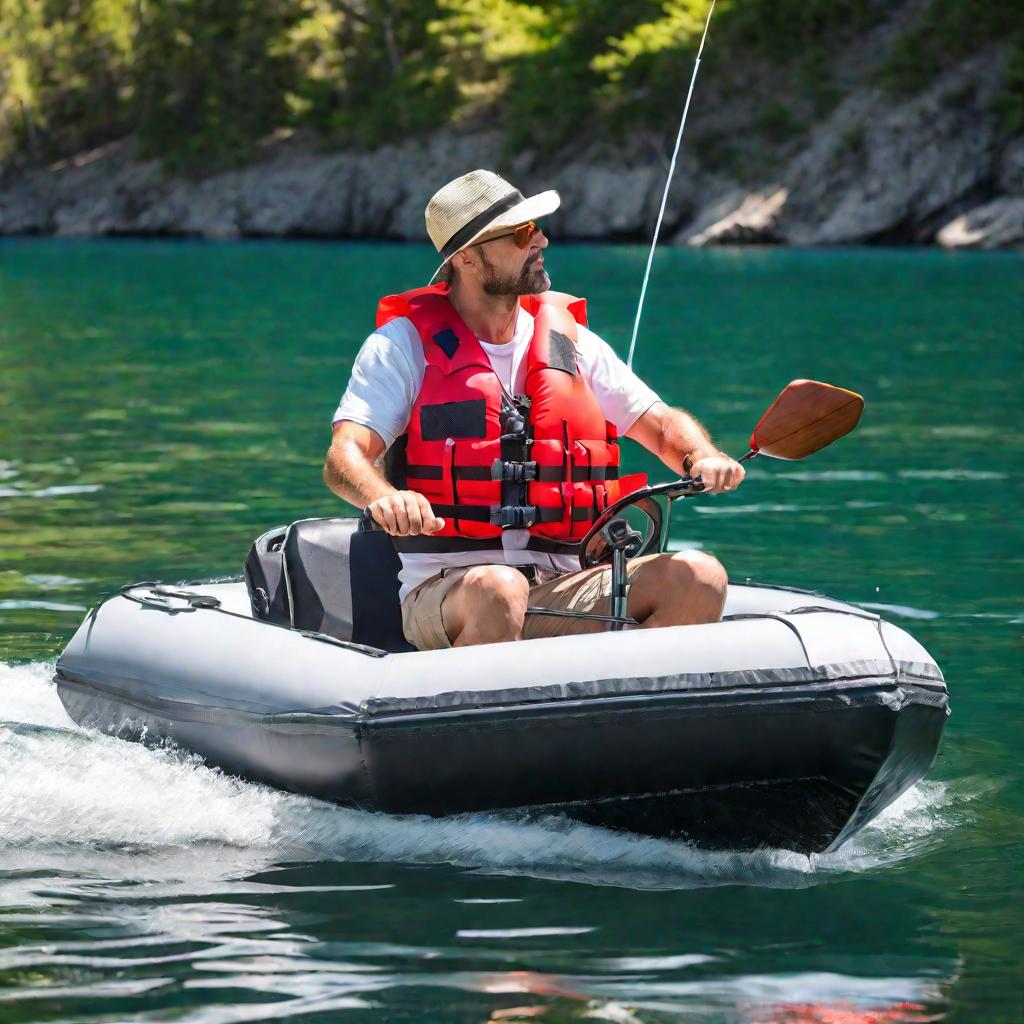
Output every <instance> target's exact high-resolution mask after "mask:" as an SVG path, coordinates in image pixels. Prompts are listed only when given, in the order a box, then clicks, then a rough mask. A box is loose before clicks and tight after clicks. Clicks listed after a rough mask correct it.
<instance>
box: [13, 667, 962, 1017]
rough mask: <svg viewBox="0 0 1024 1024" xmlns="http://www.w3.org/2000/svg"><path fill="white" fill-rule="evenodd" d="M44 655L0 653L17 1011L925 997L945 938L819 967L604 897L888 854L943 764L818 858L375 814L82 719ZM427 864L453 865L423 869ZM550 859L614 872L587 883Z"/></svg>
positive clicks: (908, 828) (932, 997)
mask: <svg viewBox="0 0 1024 1024" xmlns="http://www.w3.org/2000/svg"><path fill="white" fill-rule="evenodd" d="M51 671H52V665H50V664H45V663H41V664H35V665H28V666H18V667H11V666H5V667H2V668H0V686H2V689H3V692H4V694H5V712H6V715H7V717H8V721H6V722H4V723H3V724H0V777H3V778H4V779H5V780H6V781H7V783H8V785H7V786H6V787H5V789H4V791H3V793H2V795H0V820H2V821H3V822H4V832H3V836H2V839H0V929H4V930H9V931H11V930H13V931H15V932H17V933H18V934H19V935H20V936H21V938H20V941H19V943H18V944H17V945H16V946H14V947H13V948H10V949H8V950H6V951H5V952H2V953H0V1002H3V1003H7V1004H11V1005H13V1006H16V1007H18V1012H19V1013H22V1012H24V1013H30V1014H31V1015H32V1019H54V1020H57V1019H63V1017H64V1016H65V1014H67V1013H70V1012H72V1011H74V1012H76V1013H77V1012H79V1011H81V1012H85V1011H87V1010H88V1009H89V1008H95V1007H96V1006H99V1005H103V1006H104V1007H107V1006H112V1007H115V1008H117V1012H120V1013H125V1014H128V1013H130V1014H131V1015H132V1019H135V1020H154V1021H156V1020H160V1019H163V1016H164V1014H165V1013H166V1010H167V1008H168V1007H171V1006H176V1005H179V1004H180V1003H181V1001H182V999H183V998H184V993H186V992H187V993H195V994H196V995H198V994H199V993H202V994H203V1008H202V1009H196V1010H194V1011H190V1015H189V1016H185V1017H184V1018H183V1019H186V1020H189V1021H193V1020H195V1021H208V1022H212V1021H245V1020H259V1019H276V1018H286V1017H295V1016H297V1015H302V1014H315V1013H323V1014H330V1013H341V1012H342V1011H345V1014H346V1015H347V1016H355V1017H356V1018H357V1019H358V1018H359V1017H360V1015H361V1014H367V1015H370V1016H371V1017H372V1015H373V1014H379V1013H380V1012H381V1011H382V1009H387V1008H391V1009H394V1010H396V1011H399V1010H401V1008H402V1007H409V1006H414V1005H415V1006H421V1005H427V1006H436V1007H442V1006H449V1007H450V1006H452V1005H459V1006H462V1005H463V1004H464V1005H465V1007H466V1008H467V1009H471V1008H472V1007H478V1008H479V1013H478V1016H477V1017H476V1018H475V1019H479V1020H481V1021H483V1020H486V1019H488V1018H489V1019H491V1020H494V1021H498V1020H515V1019H524V1020H525V1019H537V1018H540V1019H543V1020H546V1021H559V1020H584V1019H595V1020H613V1021H624V1022H629V1021H660V1020H684V1019H685V1020H708V1021H735V1022H736V1024H747V1022H750V1024H754V1022H762V1021H763V1022H769V1021H772V1022H774V1021H779V1022H783V1021H786V1022H792V1024H798V1022H799V1024H811V1022H818V1021H820V1022H822V1024H826V1022H828V1024H852V1022H853V1021H863V1022H864V1024H868V1022H869V1021H873V1022H883V1021H894V1022H895V1021H907V1022H908V1024H909V1022H911V1021H916V1020H921V1021H923V1020H926V1019H931V1018H928V1017H922V1016H913V1015H912V1014H911V1007H916V1008H922V1009H924V1008H927V1009H928V1012H929V1013H934V1012H935V1008H936V1007H939V1006H941V1004H942V1003H943V1000H944V997H943V995H942V983H941V975H948V974H949V973H950V966H949V964H950V959H949V956H948V955H945V956H941V955H940V956H935V955H931V956H925V957H924V958H923V959H922V958H920V957H918V958H916V959H915V962H914V969H913V971H912V973H910V974H908V975H907V976H906V977H900V976H896V975H893V974H892V973H891V971H889V970H885V969H884V967H885V965H884V964H883V963H882V962H876V959H875V957H874V956H871V955H865V953H863V952H855V953H853V954H851V959H850V965H851V967H853V968H855V969H854V970H853V971H851V972H850V973H836V972H834V971H832V972H825V971H822V970H820V969H819V970H813V969H810V966H811V965H812V964H813V957H812V958H811V959H810V960H808V955H807V951H806V950H801V951H800V953H799V957H800V959H799V960H798V961H795V962H794V969H793V970H791V971H788V970H787V971H785V972H781V973H778V972H768V973H766V972H764V971H763V969H761V967H760V964H761V961H762V960H763V954H762V953H761V952H760V951H759V949H758V945H757V942H756V941H752V940H753V939H754V936H753V935H751V934H744V931H743V929H742V928H740V930H739V931H736V930H735V929H734V928H725V929H724V930H723V928H722V926H720V925H719V924H717V923H716V922H714V921H713V920H706V919H704V918H703V916H702V915H698V917H697V918H696V919H691V921H690V927H687V928H686V929H683V930H682V931H679V932H675V931H674V930H673V928H672V926H671V925H670V924H668V923H667V922H665V921H663V920H661V919H660V918H659V912H660V908H659V907H658V906H657V905H656V904H649V905H648V907H647V910H646V911H645V913H644V916H643V920H642V921H641V922H639V923H630V922H628V921H622V920H620V919H619V918H620V912H619V907H618V902H619V900H618V897H616V896H614V895H613V894H614V893H616V892H618V891H621V888H622V887H626V886H628V887H629V888H631V889H634V890H640V891H642V890H643V889H644V888H650V889H654V890H658V891H659V892H660V893H661V898H666V897H671V893H672V891H676V892H677V893H678V896H677V897H676V898H682V896H683V894H684V893H685V892H687V891H689V892H691V893H694V894H696V893H699V892H701V891H708V892H710V891H711V890H709V888H708V887H719V886H722V885H725V884H727V883H735V882H743V883H746V884H748V885H749V884H754V885H757V886H762V887H767V888H765V889H763V892H764V893H765V894H768V893H771V892H772V891H773V890H778V889H780V888H789V889H792V888H794V887H795V888H796V889H797V890H799V889H800V888H803V887H806V886H812V885H814V884H815V883H820V882H826V881H829V880H835V879H842V878H849V877H855V876H856V875H857V874H860V873H865V872H870V871H873V870H875V869H877V868H878V867H879V866H881V865H883V864H892V863H897V862H899V861H901V860H903V859H905V858H907V857H910V856H913V855H915V854H917V853H919V852H920V851H921V850H922V849H924V848H927V846H928V845H929V844H930V843H934V842H936V841H937V839H938V837H940V836H941V835H942V834H943V832H944V831H945V830H946V829H948V828H949V827H950V825H951V824H952V822H953V821H954V819H955V817H956V816H957V815H958V814H962V813H964V811H963V801H962V800H961V801H959V802H958V804H957V805H954V804H953V803H952V802H951V801H950V800H949V799H948V798H947V795H946V791H945V788H944V787H943V786H941V785H940V784H937V783H925V784H924V785H923V786H921V787H919V788H918V789H917V790H915V791H912V792H911V793H910V794H908V795H907V796H905V797H904V799H903V800H902V801H901V802H900V804H899V805H898V806H896V807H894V808H893V809H891V810H890V811H889V812H887V814H886V815H885V817H884V818H883V819H882V820H881V821H879V822H878V823H877V824H876V825H874V826H872V827H871V828H869V829H868V830H866V831H865V832H864V833H862V834H861V836H860V837H858V838H857V839H856V840H855V841H854V842H853V843H851V844H849V845H848V847H846V848H844V849H843V850H841V851H839V852H838V853H836V854H833V855H829V856H823V857H817V858H806V857H802V856H798V855H795V854H791V853H786V852H785V851H762V852H760V853H756V854H737V853H734V854H729V853H713V852H708V851H698V850H694V849H691V848H689V847H686V846H684V845H682V844H678V843H672V842H666V841H663V840H655V839H648V838H643V837H638V836H629V835H623V834H615V833H609V832H604V831H602V830H598V829H593V828H589V827H587V826H583V825H578V824H575V823H572V822H569V821H566V820H562V819H540V820H532V821H531V820H518V821H517V820H513V819H510V818H509V817H507V816H506V817H502V816H496V815H477V816H472V817H467V818H463V819H456V820H442V821H436V820H432V819H427V818H421V817H416V816H410V817H405V818H397V817H386V816H381V815H372V814H367V813H364V812H359V811H354V810H349V809H345V808H338V807H334V806H332V805H327V804H323V803H320V802H318V801H314V800H309V799H307V798H304V797H300V796H294V795H288V794H284V793H280V792H277V791H275V790H271V789H268V788H266V787H262V786H257V785H252V784H247V783H243V782H240V781H238V780H235V779H232V778H228V777H226V776H224V775H222V774H221V773H219V772H217V771H214V770H211V769H209V768H207V767H205V766H204V765H203V764H202V763H201V762H199V761H198V759H196V758H194V757H191V756H189V755H186V754H184V753H182V752H181V751H177V750H175V749H173V748H162V749H156V750H150V749H146V748H144V747H142V746H139V745H136V744H126V743H122V742H120V741H117V740H114V739H111V738H109V737H105V736H100V735H98V734H94V733H90V732H87V731H83V730H80V729H78V728H77V727H76V726H74V725H73V724H72V723H71V722H70V721H69V720H68V719H67V717H66V715H65V714H64V711H63V709H62V707H61V706H60V703H59V700H58V699H57V697H56V691H55V690H54V688H53V686H52V684H51V683H50V682H49V678H48V677H49V674H50V672H51ZM170 793H173V799H168V794H170ZM396 862H404V863H405V864H406V865H407V867H406V868H405V869H402V868H400V867H398V866H396ZM443 863H447V864H449V865H455V866H458V868H461V870H459V869H458V868H456V867H432V866H431V865H438V864H443ZM551 879H560V880H563V881H564V880H571V881H575V882H583V883H586V884H588V885H590V886H594V885H597V886H599V887H604V888H598V889H596V890H591V892H592V893H599V892H605V893H607V894H608V895H607V896H602V897H600V898H595V897H594V896H593V895H592V896H591V897H588V898H587V899H586V900H584V901H583V902H582V903H580V902H578V901H577V900H575V899H574V898H573V897H572V895H571V894H572V893H574V892H577V891H579V890H578V889H577V888H576V887H570V888H569V889H565V888H563V887H559V888H555V889H552V888H551V882H550V881H549V880H551ZM734 891H736V892H737V893H740V892H743V890H742V889H736V890H734ZM755 891H756V890H755ZM650 896H651V897H653V896H655V893H653V892H652V893H651V894H650ZM328 901H329V902H328ZM327 908H329V909H327ZM443 908H447V909H443ZM684 909H685V908H684ZM395 920H403V921H405V922H406V924H405V927H404V928H401V929H399V930H398V931H396V930H394V929H393V928H389V927H388V925H389V923H390V922H393V921H395ZM655 922H657V924H655ZM403 932H404V933H405V935H406V941H405V942H402V943H395V942H393V941H384V942H382V941H379V940H378V939H377V938H375V936H376V935H378V934H390V935H392V936H393V935H396V934H402V933H403ZM680 942H681V943H683V944H684V945H683V948H682V949H681V950H680V949H679V947H678V946H675V948H674V949H673V945H674V944H675V943H680ZM618 949H628V950H631V952H630V953H629V954H627V955H622V954H620V953H618ZM595 950H597V951H598V952H597V955H595ZM638 950H642V951H643V952H642V953H638V952H637V951H638ZM834 956H835V950H834V949H833V950H832V951H831V952H830V958H834ZM880 968H882V970H879V969H880ZM861 971H863V972H865V974H864V975H863V976H862V975H861V974H860V973H859V972H861ZM929 975H930V976H932V977H929ZM445 993H448V994H447V995H445ZM524 996H528V997H529V998H530V999H535V1000H540V1001H539V1002H536V1003H528V1004H527V1003H523V997H524ZM496 1000H497V1002H496ZM897 1003H900V1004H903V1006H902V1009H899V1011H898V1012H899V1013H902V1014H903V1016H892V1015H891V1014H893V1013H896V1012H897V1010H895V1009H892V1008H893V1006H894V1005H895V1004H897ZM914 1012H915V1013H916V1012H917V1010H916V1009H915V1010H914ZM857 1013H860V1014H862V1016H860V1017H857V1016H855V1014H857ZM887 1013H888V1014H890V1016H885V1014H887ZM813 1014H817V1016H814V1015H813ZM844 1014H845V1016H843V1015H844ZM871 1014H873V1015H874V1016H871ZM470 1019H474V1018H470Z"/></svg>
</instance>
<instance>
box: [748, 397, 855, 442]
mask: <svg viewBox="0 0 1024 1024" xmlns="http://www.w3.org/2000/svg"><path fill="white" fill-rule="evenodd" d="M863 411H864V399H863V398H861V396H860V395H858V394H856V393H855V392H853V391H847V390H846V389H845V388H836V387H833V386H832V385H831V384H822V383H821V382H820V381H816V380H795V381H793V383H792V384H788V385H787V386H786V387H785V388H784V389H783V390H782V392H781V394H780V395H779V397H778V398H776V399H775V401H774V402H772V404H771V405H770V406H769V408H768V411H767V412H766V413H765V414H764V415H763V416H762V417H761V419H760V421H759V422H758V424H757V426H756V427H754V433H753V434H752V435H751V438H750V447H751V450H752V451H755V452H758V453H759V454H761V455H770V456H772V458H775V459H805V458H807V456H808V455H813V454H814V453H815V452H816V451H820V450H821V449H822V448H824V447H825V446H826V445H830V444H831V443H832V442H833V441H838V440H839V438H841V437H842V436H843V435H844V434H848V433H849V432H850V431H851V430H853V428H854V427H855V426H857V423H858V422H859V421H860V414H861V413H862V412H863Z"/></svg>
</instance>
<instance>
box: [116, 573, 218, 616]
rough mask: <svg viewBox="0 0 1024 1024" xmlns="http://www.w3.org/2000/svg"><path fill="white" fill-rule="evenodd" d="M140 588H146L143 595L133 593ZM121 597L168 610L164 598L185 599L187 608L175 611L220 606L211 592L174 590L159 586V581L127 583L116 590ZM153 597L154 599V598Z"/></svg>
mask: <svg viewBox="0 0 1024 1024" xmlns="http://www.w3.org/2000/svg"><path fill="white" fill-rule="evenodd" d="M140 588H145V589H146V594H145V596H140V595H139V594H135V593H133V591H136V590H139V589H140ZM118 594H120V596H121V597H126V598H127V599H128V600H129V601H134V602H135V603H136V604H141V605H151V606H153V607H155V608H161V609H163V610H165V611H169V610H170V609H168V607H167V601H166V600H163V599H164V598H174V599H175V600H178V601H185V602H186V603H187V604H188V608H179V609H176V610H177V611H183V612H184V611H195V610H196V609H197V608H220V598H219V597H214V596H213V595H212V594H197V593H196V592H195V591H194V590H176V589H171V588H170V587H164V586H161V585H160V584H159V583H153V582H151V581H146V582H143V583H129V584H127V585H126V586H123V587H121V589H120V590H118ZM154 598H155V599H154Z"/></svg>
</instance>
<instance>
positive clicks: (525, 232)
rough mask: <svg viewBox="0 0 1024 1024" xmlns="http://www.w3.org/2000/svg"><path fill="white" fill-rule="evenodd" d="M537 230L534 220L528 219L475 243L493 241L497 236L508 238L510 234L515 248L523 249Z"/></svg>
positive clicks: (480, 243) (481, 243)
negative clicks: (523, 222)
mask: <svg viewBox="0 0 1024 1024" xmlns="http://www.w3.org/2000/svg"><path fill="white" fill-rule="evenodd" d="M538 231H540V228H539V227H538V225H537V224H536V223H535V222H534V221H532V220H528V221H527V222H526V223H525V224H517V225H516V226H515V227H514V228H513V229H512V230H511V231H506V232H505V233H504V234H501V235H492V236H491V237H490V238H485V239H483V240H482V241H480V242H479V243H477V244H479V245H483V243H484V242H493V241H495V240H496V239H498V238H508V237H509V236H511V238H512V240H513V241H514V242H515V243H516V248H517V249H525V248H526V247H527V246H528V245H529V244H530V241H531V240H532V239H533V236H534V235H535V234H537V232H538Z"/></svg>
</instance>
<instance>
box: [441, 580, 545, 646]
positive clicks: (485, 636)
mask: <svg viewBox="0 0 1024 1024" xmlns="http://www.w3.org/2000/svg"><path fill="white" fill-rule="evenodd" d="M529 593H530V585H529V583H528V582H527V580H526V577H525V576H524V575H523V574H522V573H521V572H519V571H518V570H516V569H514V568H512V567H511V566H508V565H474V566H473V567H472V568H470V569H467V570H466V572H465V573H464V574H463V576H462V579H461V580H460V581H459V588H458V603H459V610H460V612H461V615H460V616H459V619H460V622H459V626H460V627H461V628H459V630H458V633H459V637H458V639H457V640H456V642H461V643H495V642H498V641H502V640H515V639H516V638H517V637H518V636H519V635H520V633H521V632H522V629H523V621H524V620H525V618H526V606H527V602H528V599H529ZM453 639H456V638H453Z"/></svg>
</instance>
